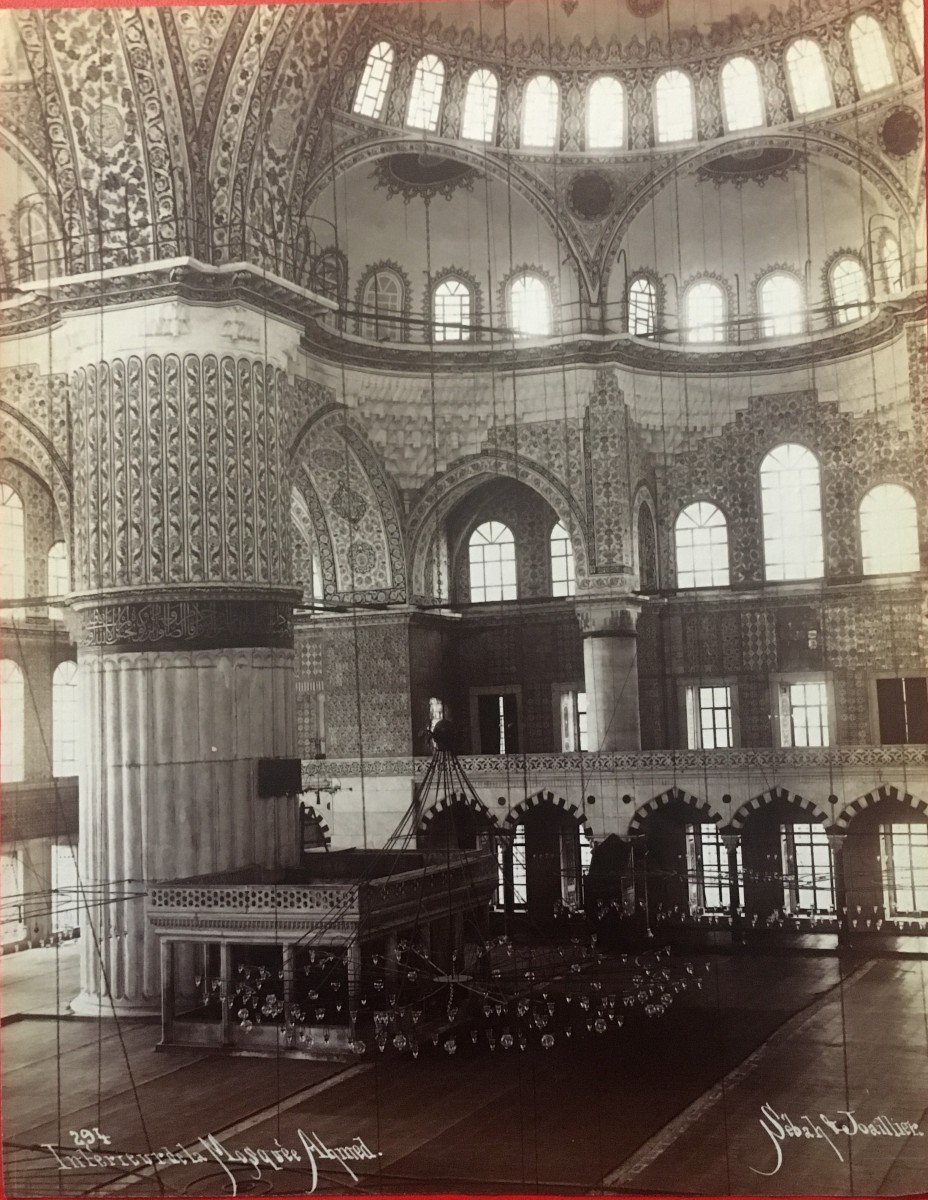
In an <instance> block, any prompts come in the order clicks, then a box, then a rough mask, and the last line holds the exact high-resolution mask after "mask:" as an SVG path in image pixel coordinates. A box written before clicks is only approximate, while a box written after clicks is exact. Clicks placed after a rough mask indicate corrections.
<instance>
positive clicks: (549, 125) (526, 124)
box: [522, 75, 561, 150]
mask: <svg viewBox="0 0 928 1200" xmlns="http://www.w3.org/2000/svg"><path fill="white" fill-rule="evenodd" d="M560 98H561V90H560V88H559V87H558V86H557V83H556V81H555V80H553V79H552V78H551V76H550V75H536V76H535V77H534V79H530V80H529V81H528V83H527V84H526V85H525V95H524V97H523V99H522V145H523V147H525V148H526V149H531V150H550V149H552V148H553V147H554V146H555V145H556V144H557V122H558V109H559V107H560Z"/></svg>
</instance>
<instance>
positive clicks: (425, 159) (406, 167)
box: [371, 153, 477, 202]
mask: <svg viewBox="0 0 928 1200" xmlns="http://www.w3.org/2000/svg"><path fill="white" fill-rule="evenodd" d="M371 177H372V179H373V180H374V183H375V184H376V185H377V186H378V187H382V188H385V189H386V190H387V192H388V193H389V195H391V196H402V197H403V199H404V200H406V201H407V202H408V201H409V200H412V199H414V198H416V197H418V198H419V199H422V200H425V201H429V200H432V199H433V198H434V197H435V196H444V198H445V199H446V200H450V199H451V197H452V196H453V194H454V193H455V191H457V189H458V188H467V190H468V191H470V190H471V189H472V188H473V186H474V180H475V179H477V172H476V171H475V170H474V169H473V167H469V166H467V164H466V163H460V162H457V161H456V160H455V159H453V158H445V157H443V156H442V155H440V154H416V153H412V154H391V155H389V157H387V158H380V159H378V160H377V162H376V163H375V164H374V170H373V173H372V176H371Z"/></svg>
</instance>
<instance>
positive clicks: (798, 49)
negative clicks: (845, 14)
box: [785, 38, 834, 117]
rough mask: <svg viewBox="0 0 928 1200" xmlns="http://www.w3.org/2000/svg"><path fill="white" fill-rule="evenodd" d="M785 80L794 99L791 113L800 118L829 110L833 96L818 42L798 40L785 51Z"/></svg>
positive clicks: (832, 102) (806, 39)
mask: <svg viewBox="0 0 928 1200" xmlns="http://www.w3.org/2000/svg"><path fill="white" fill-rule="evenodd" d="M785 64H786V78H787V80H788V81H789V90H790V94H791V96H792V100H793V112H794V113H795V114H796V115H797V116H800V117H804V116H807V115H808V114H809V113H815V112H821V111H822V109H825V108H831V106H832V105H833V104H834V96H833V95H832V91H831V79H830V77H829V74H828V67H827V66H826V64H825V55H824V54H823V53H822V48H821V46H820V45H819V44H818V42H814V41H813V40H812V39H811V38H797V39H796V41H795V42H792V43H791V44H790V46H789V48H788V49H787V51H786V57H785Z"/></svg>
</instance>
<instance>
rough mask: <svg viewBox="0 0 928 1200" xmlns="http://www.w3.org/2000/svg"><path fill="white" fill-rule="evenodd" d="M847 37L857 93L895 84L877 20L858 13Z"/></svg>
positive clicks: (867, 92)
mask: <svg viewBox="0 0 928 1200" xmlns="http://www.w3.org/2000/svg"><path fill="white" fill-rule="evenodd" d="M848 36H849V38H850V42H851V59H852V60H853V63H854V74H855V75H856V76H857V87H858V90H859V91H860V94H861V95H862V96H866V95H868V94H869V93H870V92H878V91H880V90H881V89H882V88H886V87H890V86H891V85H892V84H893V83H894V82H895V75H894V74H893V65H892V62H891V60H890V57H889V47H888V46H887V44H886V35H885V34H884V33H883V27H882V25H881V24H880V23H879V21H878V20H877V19H876V17H872V16H871V15H870V14H869V13H860V15H859V16H856V17H855V18H854V20H853V21H852V22H851V28H850V30H849V34H848Z"/></svg>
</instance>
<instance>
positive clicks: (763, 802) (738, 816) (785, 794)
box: [731, 787, 833, 833]
mask: <svg viewBox="0 0 928 1200" xmlns="http://www.w3.org/2000/svg"><path fill="white" fill-rule="evenodd" d="M775 800H785V801H787V802H788V803H790V804H795V805H796V806H797V807H799V808H801V809H802V811H803V812H804V813H806V814H807V815H808V816H809V818H810V819H811V820H812V821H818V822H820V823H821V824H822V825H830V824H831V823H832V816H833V814H831V813H829V812H826V811H825V809H824V808H822V807H821V805H819V804H816V802H815V801H814V800H809V799H807V797H805V796H800V795H799V794H798V793H796V792H790V791H788V790H787V789H786V788H783V787H771V788H768V789H767V790H766V791H765V792H761V794H760V795H759V796H753V797H752V798H751V799H750V800H745V802H744V803H743V804H742V805H741V806H740V807H739V808H737V809H736V810H735V812H734V813H733V815H732V818H731V829H732V832H733V833H740V832H741V830H742V829H743V828H744V824H745V822H746V821H747V820H748V818H749V817H751V816H753V814H754V813H756V812H758V811H759V810H760V809H762V808H766V807H767V805H768V804H772V803H773V802H774V801H775Z"/></svg>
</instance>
